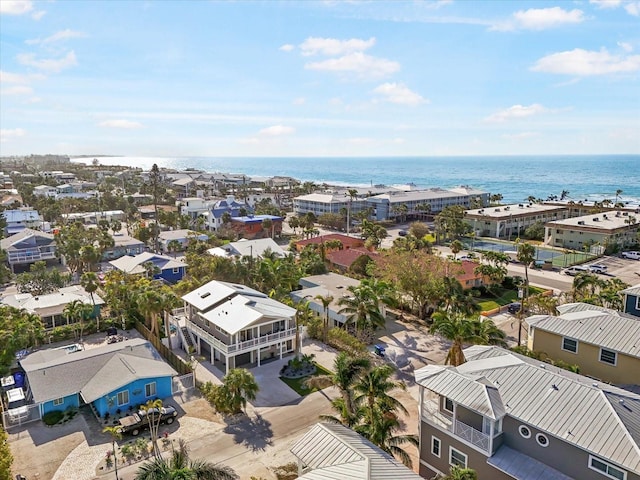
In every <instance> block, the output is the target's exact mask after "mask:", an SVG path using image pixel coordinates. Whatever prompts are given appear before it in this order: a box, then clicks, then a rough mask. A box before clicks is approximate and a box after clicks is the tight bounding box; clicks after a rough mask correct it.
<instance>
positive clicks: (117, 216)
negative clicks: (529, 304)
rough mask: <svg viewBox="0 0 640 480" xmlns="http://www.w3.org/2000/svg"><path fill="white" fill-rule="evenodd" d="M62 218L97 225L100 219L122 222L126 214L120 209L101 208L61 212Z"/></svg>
mask: <svg viewBox="0 0 640 480" xmlns="http://www.w3.org/2000/svg"><path fill="white" fill-rule="evenodd" d="M62 218H63V219H65V220H66V221H68V222H77V221H80V222H82V223H84V224H88V225H97V224H98V222H99V221H100V220H106V221H107V222H114V221H117V222H124V221H125V220H126V219H127V216H126V214H125V213H124V212H123V211H122V210H103V211H100V212H75V213H63V214H62Z"/></svg>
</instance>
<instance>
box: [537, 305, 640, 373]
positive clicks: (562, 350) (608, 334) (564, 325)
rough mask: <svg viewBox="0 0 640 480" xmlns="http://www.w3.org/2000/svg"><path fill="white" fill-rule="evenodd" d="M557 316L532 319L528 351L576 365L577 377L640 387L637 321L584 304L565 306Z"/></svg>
mask: <svg viewBox="0 0 640 480" xmlns="http://www.w3.org/2000/svg"><path fill="white" fill-rule="evenodd" d="M558 312H559V314H558V315H557V316H554V315H533V316H531V317H529V318H527V320H526V322H527V324H528V325H529V338H528V348H529V349H530V350H535V351H537V352H544V353H545V354H546V355H548V356H549V358H551V359H553V360H562V361H563V362H566V363H568V364H570V365H578V366H579V367H580V373H582V374H583V375H589V376H590V377H592V378H597V379H598V380H601V381H604V382H608V383H614V384H617V385H627V384H640V376H639V375H638V372H640V342H638V339H640V321H639V320H638V319H637V318H636V317H633V316H631V315H626V314H624V313H620V312H617V311H615V310H610V309H607V308H602V307H597V306H594V305H589V304H586V303H567V304H564V305H560V306H559V307H558Z"/></svg>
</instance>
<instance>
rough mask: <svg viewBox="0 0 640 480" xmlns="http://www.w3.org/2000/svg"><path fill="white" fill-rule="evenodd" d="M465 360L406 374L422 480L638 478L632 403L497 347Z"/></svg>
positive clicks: (638, 434)
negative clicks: (451, 477) (444, 477)
mask: <svg viewBox="0 0 640 480" xmlns="http://www.w3.org/2000/svg"><path fill="white" fill-rule="evenodd" d="M464 355H465V357H466V359H467V362H466V363H463V364H462V365H460V366H458V367H452V366H443V365H428V366H426V367H423V368H421V369H419V370H416V372H415V379H416V383H417V384H418V387H419V395H420V397H419V417H420V427H419V436H420V475H421V476H423V477H424V478H432V477H433V476H434V475H436V474H442V473H446V472H448V471H449V468H450V466H451V465H458V466H460V467H467V468H472V469H474V470H475V471H476V472H477V474H478V478H480V479H491V480H508V479H519V480H534V479H535V480H543V479H544V480H569V479H580V480H604V479H607V478H608V479H621V480H638V479H640V445H639V443H640V395H637V394H635V393H632V392H629V391H626V390H622V389H620V388H617V387H613V386H611V385H608V384H604V383H599V382H594V380H593V379H591V378H588V377H584V376H582V375H577V374H574V373H572V372H569V371H567V370H562V369H560V368H557V367H553V366H551V365H549V364H547V363H542V362H540V361H539V360H535V359H532V358H529V357H525V356H522V355H518V354H515V353H513V352H510V351H508V350H505V349H502V348H499V347H492V346H473V347H469V348H466V349H465V350H464Z"/></svg>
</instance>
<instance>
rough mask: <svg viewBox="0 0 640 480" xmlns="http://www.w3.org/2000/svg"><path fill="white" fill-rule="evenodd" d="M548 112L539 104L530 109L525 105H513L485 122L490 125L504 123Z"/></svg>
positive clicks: (530, 106)
mask: <svg viewBox="0 0 640 480" xmlns="http://www.w3.org/2000/svg"><path fill="white" fill-rule="evenodd" d="M546 111H548V109H547V108H545V107H543V106H542V105H540V104H538V103H534V104H532V105H529V106H528V107H527V106H524V105H513V106H512V107H509V108H505V109H504V110H500V111H499V112H496V113H494V114H492V115H490V116H488V117H487V118H485V119H484V121H485V122H488V123H502V122H506V121H507V120H512V119H517V118H526V117H530V116H532V115H537V114H539V113H543V112H546Z"/></svg>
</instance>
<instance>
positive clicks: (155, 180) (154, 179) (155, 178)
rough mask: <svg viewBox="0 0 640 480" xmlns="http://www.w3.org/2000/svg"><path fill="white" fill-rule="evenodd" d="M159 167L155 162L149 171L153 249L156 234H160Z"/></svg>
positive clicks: (156, 242) (156, 247) (154, 248)
mask: <svg viewBox="0 0 640 480" xmlns="http://www.w3.org/2000/svg"><path fill="white" fill-rule="evenodd" d="M161 181H162V179H161V176H160V169H159V168H158V165H157V164H155V163H154V164H153V166H152V167H151V172H149V184H150V186H151V195H152V197H153V211H154V217H153V218H154V220H155V225H156V228H155V229H154V230H153V234H154V235H153V251H154V252H157V251H158V235H160V229H159V228H157V225H158V200H159V197H160V186H161V185H160V184H161Z"/></svg>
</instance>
